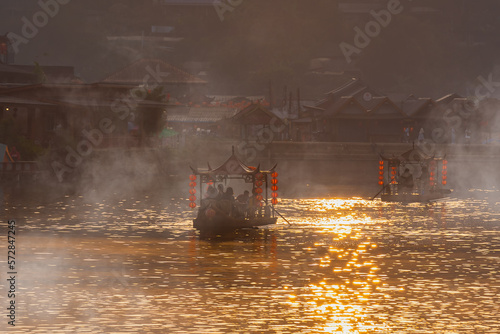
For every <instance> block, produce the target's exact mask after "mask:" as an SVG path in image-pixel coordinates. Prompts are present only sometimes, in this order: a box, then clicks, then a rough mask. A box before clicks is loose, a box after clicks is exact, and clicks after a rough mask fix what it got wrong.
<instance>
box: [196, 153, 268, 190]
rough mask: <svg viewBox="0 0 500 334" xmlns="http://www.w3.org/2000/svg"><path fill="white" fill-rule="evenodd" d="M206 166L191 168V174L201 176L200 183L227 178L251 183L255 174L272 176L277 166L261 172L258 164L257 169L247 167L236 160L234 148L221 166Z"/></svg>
mask: <svg viewBox="0 0 500 334" xmlns="http://www.w3.org/2000/svg"><path fill="white" fill-rule="evenodd" d="M207 165H208V169H195V168H193V167H191V170H192V171H193V174H195V175H200V176H201V179H202V182H211V181H216V182H217V181H220V180H222V179H228V178H231V179H245V180H248V181H249V182H253V181H251V180H253V179H254V178H255V176H256V175H257V174H263V175H264V176H265V175H267V174H272V173H273V172H274V171H275V169H276V166H277V164H276V165H274V167H273V168H271V169H269V170H262V169H261V168H260V164H259V165H258V166H257V167H253V166H247V165H246V164H244V163H243V162H242V161H241V160H240V159H238V157H237V156H236V154H235V153H234V146H233V151H232V154H231V156H230V157H229V159H227V160H226V162H224V163H223V164H222V165H221V166H219V167H217V168H215V169H213V168H212V167H211V166H210V163H208V164H207Z"/></svg>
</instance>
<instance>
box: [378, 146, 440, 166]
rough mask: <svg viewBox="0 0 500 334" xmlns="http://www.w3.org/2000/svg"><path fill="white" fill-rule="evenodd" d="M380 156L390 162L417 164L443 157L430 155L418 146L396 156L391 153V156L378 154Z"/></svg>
mask: <svg viewBox="0 0 500 334" xmlns="http://www.w3.org/2000/svg"><path fill="white" fill-rule="evenodd" d="M379 155H380V158H381V159H382V160H384V161H389V162H390V163H391V164H398V165H399V164H408V163H409V164H412V163H413V164H418V163H429V162H430V161H432V160H443V159H445V157H442V158H439V157H436V156H430V155H428V154H426V153H425V152H424V151H422V150H421V149H419V148H415V146H413V148H412V149H411V150H408V151H406V152H404V153H402V154H400V155H398V156H395V155H393V156H392V157H387V156H384V155H382V154H379Z"/></svg>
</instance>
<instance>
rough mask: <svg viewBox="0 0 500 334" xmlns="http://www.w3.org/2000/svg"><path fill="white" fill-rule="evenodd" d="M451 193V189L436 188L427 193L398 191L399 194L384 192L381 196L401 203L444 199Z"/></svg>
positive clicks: (386, 199) (389, 200)
mask: <svg viewBox="0 0 500 334" xmlns="http://www.w3.org/2000/svg"><path fill="white" fill-rule="evenodd" d="M449 194H451V190H449V189H436V190H434V191H429V192H427V193H423V194H420V193H411V194H410V193H407V194H403V193H397V194H388V193H386V194H382V195H381V196H380V198H381V199H382V201H384V202H401V203H413V202H433V201H437V200H440V199H443V198H445V197H447V196H448V195H449Z"/></svg>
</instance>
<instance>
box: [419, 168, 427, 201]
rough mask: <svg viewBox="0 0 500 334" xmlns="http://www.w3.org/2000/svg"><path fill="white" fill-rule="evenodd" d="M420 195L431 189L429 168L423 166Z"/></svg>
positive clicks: (420, 178)
mask: <svg viewBox="0 0 500 334" xmlns="http://www.w3.org/2000/svg"><path fill="white" fill-rule="evenodd" d="M419 180H420V194H421V195H423V194H424V193H425V192H426V191H427V189H428V188H429V170H428V169H427V166H422V171H421V173H420V177H419Z"/></svg>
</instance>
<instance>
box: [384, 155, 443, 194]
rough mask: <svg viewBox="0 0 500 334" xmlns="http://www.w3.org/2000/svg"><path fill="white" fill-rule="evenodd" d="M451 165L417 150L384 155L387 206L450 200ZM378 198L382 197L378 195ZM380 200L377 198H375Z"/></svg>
mask: <svg viewBox="0 0 500 334" xmlns="http://www.w3.org/2000/svg"><path fill="white" fill-rule="evenodd" d="M415 175H418V177H417V178H416V179H415V178H414V176H415ZM447 183H448V161H447V160H446V159H445V157H442V158H437V157H431V156H428V155H426V154H425V153H424V152H422V151H421V150H420V149H418V148H415V146H414V147H413V148H412V149H411V150H409V151H407V152H405V153H403V154H401V155H399V156H392V157H386V156H382V155H380V161H379V185H381V186H382V189H381V191H380V192H379V194H381V195H380V198H381V200H382V201H385V202H403V203H412V202H432V201H437V200H440V199H443V198H445V197H448V196H449V195H450V194H451V190H450V189H446V188H445V186H446V185H447ZM377 195H378V194H377ZM375 197H376V196H375Z"/></svg>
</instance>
